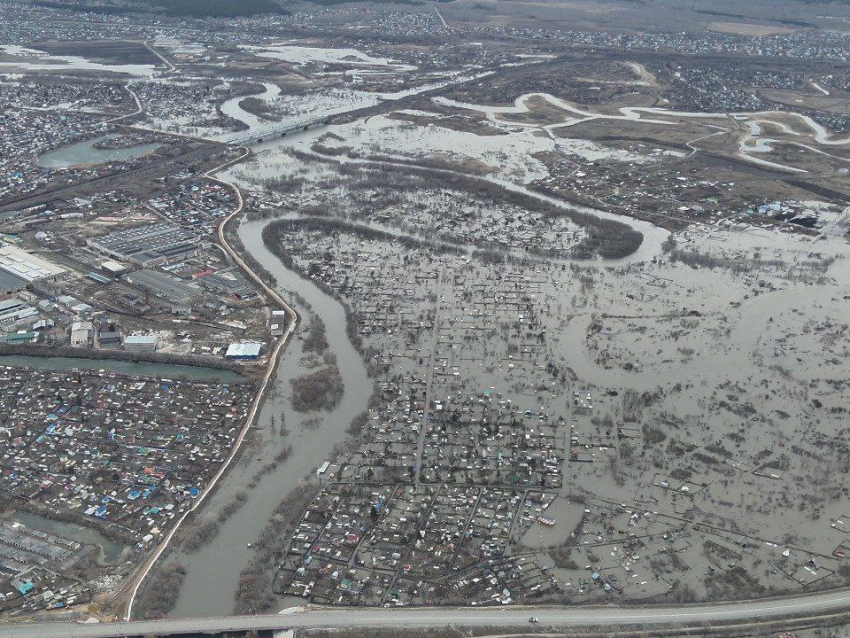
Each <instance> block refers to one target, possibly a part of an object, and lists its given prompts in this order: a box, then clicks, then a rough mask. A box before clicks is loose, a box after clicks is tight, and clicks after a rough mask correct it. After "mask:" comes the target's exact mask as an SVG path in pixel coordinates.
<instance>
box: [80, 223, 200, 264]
mask: <svg viewBox="0 0 850 638" xmlns="http://www.w3.org/2000/svg"><path fill="white" fill-rule="evenodd" d="M86 243H87V244H88V245H89V246H91V247H92V248H94V249H96V250H99V251H101V252H103V253H105V254H107V255H109V256H110V257H113V258H115V259H121V260H124V261H130V262H132V263H134V264H137V265H139V266H142V267H143V268H148V267H150V266H157V265H159V264H164V263H167V262H170V261H176V260H180V259H185V258H187V257H191V256H193V255H195V254H197V252H198V249H199V247H198V238H197V236H196V235H195V234H194V233H192V232H191V231H188V230H185V229H183V228H180V227H179V226H176V225H175V224H171V223H168V222H161V223H158V224H148V225H147V226H139V227H137V228H130V229H128V230H119V231H116V232H114V233H109V234H108V235H104V236H103V237H92V238H90V239H88V240H87V241H86ZM113 263H114V262H113Z"/></svg>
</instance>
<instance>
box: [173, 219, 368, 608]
mask: <svg viewBox="0 0 850 638" xmlns="http://www.w3.org/2000/svg"><path fill="white" fill-rule="evenodd" d="M265 224H266V222H253V223H243V224H242V225H241V226H240V228H239V237H240V239H241V240H242V242H243V244H244V245H245V249H246V252H247V253H249V254H251V255H253V256H254V257H255V258H256V259H257V260H258V261H259V262H260V263H261V264H263V266H264V268H265V269H266V270H268V271H269V272H270V273H271V274H272V275H274V277H275V278H276V279H277V282H278V286H277V289H278V290H280V291H281V293H282V295H283V296H284V297H285V298H286V299H291V298H292V296H291V295H290V294H289V293H290V292H295V293H297V294H299V295H300V296H301V297H302V298H303V299H304V300H305V301H306V302H307V303H308V304H310V306H311V307H312V312H313V313H315V314H316V315H318V316H321V317H322V319H323V321H324V322H325V326H326V330H327V340H328V344H329V348H328V349H329V351H330V352H332V353H333V354H335V355H336V357H337V366H338V367H339V371H340V374H341V375H342V378H343V380H344V383H345V393H344V395H343V397H342V400H341V401H340V402H339V404H338V405H337V406H336V408H334V409H333V410H332V411H330V412H321V413H318V415H317V416H318V417H319V419H320V423H319V425H317V426H312V427H311V426H305V425H304V422H305V421H306V420H307V419H308V417H309V416H311V415H310V414H307V415H304V414H299V413H297V412H295V411H294V410H292V406H291V401H290V396H291V390H290V381H291V380H292V379H293V378H295V377H298V376H300V375H302V374H304V373H305V372H306V371H307V370H306V369H304V368H302V367H301V366H300V365H299V361H300V359H301V353H302V348H301V339H300V338H298V337H297V336H296V338H295V339H293V340H292V341H291V342H290V344H289V345H288V346H287V349H286V351H285V352H284V354H283V355H282V357H281V360H280V363H279V367H278V376H277V379H276V381H275V385H274V388H273V390H272V392H271V395H270V396H269V398H268V399H267V400H266V402H265V404H264V405H263V408H262V410H261V412H260V416H259V418H258V423H257V429H256V430H255V435H256V439H255V442H254V444H253V445H252V444H251V443H246V447H245V450H244V452H243V456H242V459H241V460H240V461H239V462H238V463H237V464H236V465H234V467H233V469H232V470H231V472H230V474H229V475H228V477H227V480H225V481H224V482H223V483H222V485H221V488H220V489H219V491H218V492H217V493H216V494H215V495H213V496H212V498H211V500H210V501H209V503H208V505H207V506H206V507H205V508H204V511H203V514H202V515H203V516H216V515H217V513H218V512H219V511H220V510H221V508H222V507H223V506H225V505H227V504H228V503H230V502H231V501H232V500H233V499H234V497H235V496H236V494H237V493H239V492H241V491H245V492H247V499H246V500H245V502H244V505H243V506H242V507H241V508H240V509H239V510H238V511H237V512H236V513H235V514H234V515H233V516H232V517H231V518H230V519H228V520H227V522H226V523H224V524H222V525H221V526H220V528H219V533H218V535H217V536H216V537H215V539H214V540H213V541H212V542H211V543H209V544H208V545H206V546H204V547H202V548H201V549H200V550H198V551H197V552H195V553H194V554H191V555H186V554H183V553H181V552H177V553H176V554H173V555H172V556H171V557H170V558H169V559H168V560H169V561H172V560H177V561H179V562H180V563H181V564H183V565H184V566H185V567H186V570H187V574H186V580H185V582H184V584H183V586H182V587H181V589H180V593H179V596H178V599H177V604H176V605H175V607H174V610H173V611H172V613H171V615H172V616H174V617H202V616H218V615H222V614H224V613H228V612H230V611H231V610H232V608H233V604H234V592H235V590H236V587H237V583H238V581H239V573H240V571H241V570H242V569H243V568H244V567H245V565H246V563H247V562H248V560H249V559H250V557H251V555H252V553H253V552H252V550H251V549H250V548H248V546H247V545H248V543H250V542H252V541H254V540H255V539H256V538H257V536H258V535H259V534H260V532H261V530H262V529H263V527H264V526H265V525H266V523H267V521H268V520H269V519H270V518H271V516H272V513H273V511H274V508H275V507H276V506H277V504H278V503H279V502H280V501H281V500H282V499H283V497H284V496H286V494H288V493H289V492H290V491H292V490H293V489H298V488H299V482H300V481H301V480H302V479H303V478H304V477H307V476H310V477H313V476H314V472H315V469H316V468H317V467H318V466H319V465H321V463H322V462H323V461H325V460H326V459H328V458H329V457H330V455H331V453H332V451H333V448H334V446H336V445H337V444H339V443H341V442H342V441H344V439H345V437H346V429H347V428H348V426H349V424H350V422H351V419H352V417H353V416H355V415H356V414H358V413H359V412H362V411H363V410H365V409H366V405H367V401H368V399H369V395H370V394H371V392H372V382H371V380H370V379H369V377H368V376H367V373H366V366H365V365H364V363H363V360H362V358H361V357H360V355H359V353H358V352H357V351H356V350H355V349H354V347H353V346H352V345H351V343H350V342H349V340H348V337H347V336H346V330H345V325H346V324H345V311H344V309H343V307H342V305H341V304H340V303H339V302H337V301H336V300H334V299H333V298H331V297H329V296H328V295H326V294H325V293H323V292H322V291H321V290H319V289H318V288H317V287H316V286H315V285H313V284H312V283H310V282H307V281H305V280H303V279H301V278H300V277H298V276H297V275H295V274H293V273H291V272H289V271H288V270H287V269H286V268H284V267H283V265H282V264H281V262H280V260H279V259H278V258H277V257H275V256H274V255H273V254H272V253H271V252H269V250H268V249H267V248H266V247H265V245H264V244H263V240H262V236H261V233H262V229H263V227H264V226H265ZM293 307H294V308H295V310H296V311H297V312H298V313H299V316H300V317H301V318H302V322H303V324H302V327H301V328H299V331H298V332H296V335H298V334H300V333H301V332H302V331H303V327H304V324H306V325H309V319H310V317H309V315H307V313H305V312H304V308H303V307H300V306H299V305H298V304H293ZM272 417H274V419H275V421H276V422H277V424H278V426H280V424H281V423H282V422H285V425H286V428H287V429H288V430H289V434H288V435H287V436H285V437H284V436H281V434H280V433H279V431H278V430H277V429H276V428H271V427H270V425H271V421H272ZM287 445H291V446H292V453H291V454H290V456H289V458H288V459H287V460H286V461H284V462H282V463H280V464H279V465H278V466H277V468H276V469H275V470H272V471H269V472H266V473H265V474H263V476H262V477H261V478H260V480H259V482H258V484H257V486H256V487H255V488H253V489H250V490H248V489H246V486H247V484H248V483H249V482H250V481H251V479H252V477H254V476H255V474H256V473H257V471H258V470H259V469H260V468H262V466H263V465H265V464H266V463H268V462H270V461H272V460H273V458H274V457H275V455H276V454H278V452H280V450H282V449H284V448H285V447H286V446H287Z"/></svg>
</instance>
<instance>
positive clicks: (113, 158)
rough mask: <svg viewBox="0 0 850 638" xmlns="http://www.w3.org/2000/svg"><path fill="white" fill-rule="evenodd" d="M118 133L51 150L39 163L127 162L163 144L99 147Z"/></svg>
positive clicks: (57, 165)
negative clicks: (98, 146)
mask: <svg viewBox="0 0 850 638" xmlns="http://www.w3.org/2000/svg"><path fill="white" fill-rule="evenodd" d="M116 137H119V136H118V135H103V136H101V137H97V138H95V139H93V140H83V141H82V142H77V143H76V144H70V145H68V146H64V147H62V148H58V149H56V150H55V151H50V152H49V153H45V154H44V155H42V156H40V157H39V158H38V165H39V166H43V167H44V168H76V167H80V166H94V165H97V164H106V163H107V162H126V161H128V160H132V159H136V158H137V157H141V156H143V155H147V154H148V153H153V152H154V151H155V150H156V149H158V148H159V147H160V146H161V144H157V143H151V144H139V145H137V146H128V147H127V148H97V145H98V144H102V143H103V142H106V141H108V140H111V139H115V138H116Z"/></svg>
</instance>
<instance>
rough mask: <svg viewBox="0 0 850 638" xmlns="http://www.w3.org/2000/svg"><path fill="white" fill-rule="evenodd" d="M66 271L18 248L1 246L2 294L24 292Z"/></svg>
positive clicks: (0, 287) (0, 277) (0, 292)
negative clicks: (39, 282)
mask: <svg viewBox="0 0 850 638" xmlns="http://www.w3.org/2000/svg"><path fill="white" fill-rule="evenodd" d="M65 272H66V271H65V269H64V268H61V267H60V266H57V265H56V264H53V263H51V262H49V261H47V260H46V259H42V258H41V257H36V256H35V255H33V254H32V253H28V252H27V251H25V250H22V249H21V248H18V247H17V246H8V245H6V246H0V294H8V293H10V292H17V291H18V290H23V289H24V288H26V287H27V285H28V284H30V283H32V282H34V281H41V280H43V279H49V278H52V277H56V276H58V275H61V274H63V273H65Z"/></svg>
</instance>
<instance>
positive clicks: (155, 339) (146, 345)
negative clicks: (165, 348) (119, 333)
mask: <svg viewBox="0 0 850 638" xmlns="http://www.w3.org/2000/svg"><path fill="white" fill-rule="evenodd" d="M158 344H159V336H157V335H130V336H129V337H127V338H126V339H124V350H128V351H131V352H154V351H155V350H156V347H157V345H158Z"/></svg>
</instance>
